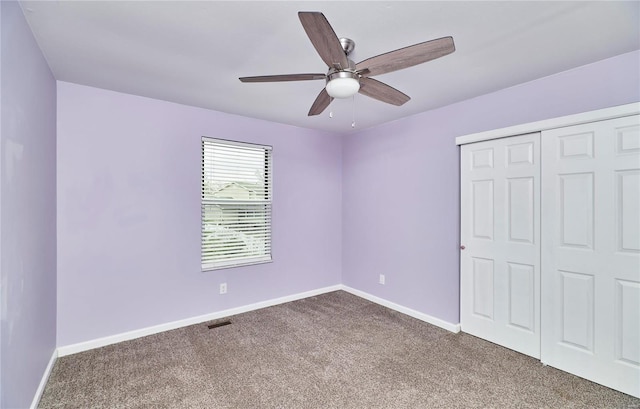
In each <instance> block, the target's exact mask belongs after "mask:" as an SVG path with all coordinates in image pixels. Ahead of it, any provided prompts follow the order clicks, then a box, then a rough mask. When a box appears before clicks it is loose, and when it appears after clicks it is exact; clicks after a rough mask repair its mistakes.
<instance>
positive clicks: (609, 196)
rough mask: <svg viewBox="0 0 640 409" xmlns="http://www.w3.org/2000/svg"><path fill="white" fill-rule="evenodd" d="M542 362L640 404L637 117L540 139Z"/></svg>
mask: <svg viewBox="0 0 640 409" xmlns="http://www.w3.org/2000/svg"><path fill="white" fill-rule="evenodd" d="M542 160H543V163H542V186H543V194H542V216H543V220H542V229H543V230H542V240H543V250H542V362H544V363H545V364H548V365H551V366H554V367H556V368H559V369H562V370H565V371H568V372H571V373H573V374H576V375H578V376H581V377H584V378H587V379H590V380H593V381H595V382H598V383H600V384H603V385H606V386H609V387H612V388H614V389H618V390H621V391H623V392H626V393H628V394H631V395H635V396H640V126H639V119H638V116H635V117H626V118H620V119H614V120H609V121H602V122H594V123H591V124H585V125H578V126H572V127H567V128H561V129H555V130H551V131H545V132H543V133H542Z"/></svg>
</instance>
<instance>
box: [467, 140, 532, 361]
mask: <svg viewBox="0 0 640 409" xmlns="http://www.w3.org/2000/svg"><path fill="white" fill-rule="evenodd" d="M539 141H540V134H539V133H535V134H529V135H523V136H517V137H511V138H504V139H496V140H491V141H486V142H479V143H473V144H469V145H463V146H462V147H461V246H464V247H465V248H464V249H462V250H461V252H460V281H461V282H460V291H461V294H460V299H461V303H460V322H461V325H462V330H463V331H464V332H467V333H469V334H472V335H476V336H478V337H481V338H484V339H487V340H489V341H492V342H495V343H496V344H500V345H503V346H505V347H507V348H511V349H513V350H516V351H519V352H522V353H524V354H527V355H531V356H533V357H536V358H539V357H540V304H539V300H540V218H539V216H538V215H539V214H540V194H539V192H540V146H539Z"/></svg>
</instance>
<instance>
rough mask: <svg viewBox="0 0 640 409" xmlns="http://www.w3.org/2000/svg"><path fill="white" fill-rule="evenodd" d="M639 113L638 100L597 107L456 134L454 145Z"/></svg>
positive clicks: (639, 104) (639, 105)
mask: <svg viewBox="0 0 640 409" xmlns="http://www.w3.org/2000/svg"><path fill="white" fill-rule="evenodd" d="M639 113H640V102H633V103H631V104H625V105H619V106H615V107H611V108H604V109H598V110H595V111H589V112H582V113H579V114H574V115H567V116H561V117H558V118H551V119H545V120H542V121H537V122H529V123H526V124H521V125H515V126H510V127H507V128H500V129H493V130H490V131H485V132H478V133H472V134H469V135H464V136H458V137H457V138H456V145H464V144H467V143H473V142H481V141H488V140H490V139H498V138H506V137H509V136H515V135H522V134H527V133H532V132H540V131H545V130H548V129H554V128H561V127H564V126H572V125H579V124H584V123H587V122H595V121H606V120H608V119H614V118H620V117H623V116H631V115H637V114H639Z"/></svg>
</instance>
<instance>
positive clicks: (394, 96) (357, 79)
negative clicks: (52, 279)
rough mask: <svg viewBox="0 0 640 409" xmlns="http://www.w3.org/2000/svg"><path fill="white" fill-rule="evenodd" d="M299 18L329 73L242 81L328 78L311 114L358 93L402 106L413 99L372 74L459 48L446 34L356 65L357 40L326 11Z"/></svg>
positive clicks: (301, 13)
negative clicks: (339, 29)
mask: <svg viewBox="0 0 640 409" xmlns="http://www.w3.org/2000/svg"><path fill="white" fill-rule="evenodd" d="M298 17H299V18H300V22H301V23H302V27H303V28H304V31H306V33H307V36H308V37H309V39H310V40H311V43H312V44H313V46H314V47H315V49H316V51H317V52H318V54H320V58H322V60H323V61H324V62H325V64H327V66H329V71H328V72H327V73H326V74H322V73H319V74H285V75H263V76H257V77H241V78H240V81H242V82H280V81H306V80H325V81H326V83H327V84H326V87H325V88H323V89H322V91H320V94H319V95H318V97H317V98H316V100H315V101H314V102H313V105H312V106H311V109H310V110H309V116H312V115H318V114H320V113H321V112H322V111H324V110H325V109H326V108H327V107H328V106H329V104H330V103H331V101H333V99H334V98H348V97H350V96H353V95H355V94H356V93H358V92H359V93H361V94H362V95H366V96H368V97H371V98H374V99H377V100H379V101H382V102H386V103H388V104H393V105H402V104H404V103H405V102H407V101H409V100H410V99H411V98H410V97H409V96H408V95H406V94H404V93H402V92H400V91H398V90H397V89H395V88H393V87H390V86H389V85H387V84H385V83H383V82H380V81H377V80H374V79H373V78H371V77H373V76H375V75H380V74H385V73H388V72H392V71H397V70H401V69H403V68H408V67H412V66H414V65H418V64H422V63H424V62H427V61H431V60H435V59H436V58H440V57H443V56H445V55H447V54H451V53H452V52H454V51H455V46H454V44H453V38H452V37H443V38H439V39H436V40H431V41H425V42H423V43H419V44H414V45H411V46H409V47H405V48H400V49H398V50H394V51H390V52H388V53H385V54H380V55H378V56H375V57H371V58H368V59H366V60H364V61H361V62H359V63H357V64H356V63H354V62H353V61H352V60H350V59H349V58H348V56H349V54H350V53H351V51H353V49H354V47H355V42H353V40H351V39H348V38H340V39H338V37H337V36H336V33H335V32H334V31H333V28H331V25H330V24H329V21H327V19H326V17H325V16H324V14H322V13H320V12H317V11H300V12H298Z"/></svg>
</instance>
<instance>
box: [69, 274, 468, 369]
mask: <svg viewBox="0 0 640 409" xmlns="http://www.w3.org/2000/svg"><path fill="white" fill-rule="evenodd" d="M337 290H344V291H346V292H348V293H351V294H353V295H356V296H358V297H361V298H364V299H366V300H369V301H371V302H374V303H376V304H380V305H383V306H385V307H387V308H391V309H392V310H395V311H398V312H400V313H403V314H406V315H409V316H411V317H413V318H417V319H419V320H421V321H424V322H428V323H429V324H432V325H435V326H437V327H440V328H444V329H446V330H448V331H451V332H455V333H457V332H460V324H452V323H450V322H447V321H444V320H441V319H439V318H436V317H432V316H430V315H428V314H424V313H421V312H419V311H416V310H412V309H411V308H407V307H404V306H402V305H399V304H395V303H392V302H391V301H387V300H385V299H382V298H379V297H376V296H374V295H371V294H368V293H365V292H364V291H360V290H356V289H355V288H351V287H347V286H345V285H342V284H337V285H333V286H330V287H324V288H319V289H317V290H312V291H306V292H303V293H298V294H293V295H288V296H285V297H280V298H274V299H271V300H267V301H262V302H258V303H255V304H249V305H245V306H242V307H237V308H231V309H228V310H223V311H218V312H214V313H210V314H204V315H199V316H197V317H191V318H186V319H183V320H178V321H173V322H167V323H165V324H160V325H154V326H152V327H147V328H141V329H137V330H133V331H129V332H123V333H121V334H116V335H110V336H107V337H103V338H98V339H94V340H91V341H86V342H80V343H77V344H71V345H66V346H61V347H58V350H57V353H58V355H57V356H59V357H62V356H66V355H72V354H77V353H78V352H83V351H88V350H90V349H95V348H100V347H103V346H107V345H111V344H116V343H118V342H123V341H128V340H131V339H136V338H141V337H146V336H147V335H153V334H157V333H160V332H164V331H170V330H172V329H177V328H182V327H186V326H189V325H194V324H200V323H202V322H207V321H212V320H216V319H220V318H224V317H229V316H231V315H237V314H241V313H243V312H249V311H254V310H258V309H261V308H266V307H272V306H274V305H278V304H284V303H286V302H291V301H297V300H301V299H303V298H308V297H313V296H316V295H320V294H325V293H329V292H332V291H337Z"/></svg>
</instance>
